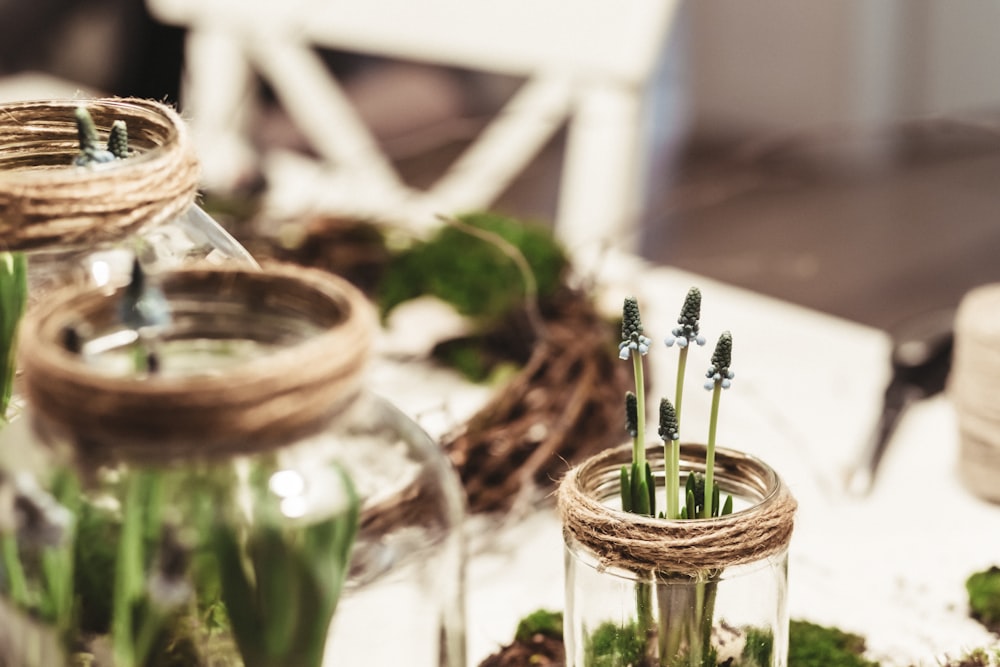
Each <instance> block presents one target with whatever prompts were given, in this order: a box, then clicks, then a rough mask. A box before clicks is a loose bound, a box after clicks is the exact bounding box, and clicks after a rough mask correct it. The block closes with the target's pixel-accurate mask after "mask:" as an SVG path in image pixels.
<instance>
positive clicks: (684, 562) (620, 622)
mask: <svg viewBox="0 0 1000 667" xmlns="http://www.w3.org/2000/svg"><path fill="white" fill-rule="evenodd" d="M631 455H632V446H631V445H626V446H622V447H617V448H613V449H609V450H607V451H606V452H603V453H601V454H599V455H597V456H594V457H591V458H590V459H588V460H586V461H585V462H583V463H582V464H580V465H579V466H577V467H576V468H574V469H572V470H571V471H570V472H569V473H568V474H567V475H566V477H565V478H564V480H563V481H562V483H561V484H560V488H559V496H558V500H559V511H560V514H561V517H562V522H563V534H564V539H565V544H566V547H565V548H566V556H565V573H566V609H565V619H564V628H565V632H564V636H565V641H566V664H567V666H568V667H584V666H587V667H596V666H598V665H633V666H634V667H653V666H669V667H717V666H721V665H726V667H785V665H786V664H787V660H788V607H787V564H788V557H787V553H788V544H789V541H790V539H791V533H792V527H793V519H794V512H795V507H796V504H795V500H794V499H793V498H792V496H791V494H790V493H789V491H788V489H787V488H786V487H785V485H784V484H783V483H782V481H781V479H780V478H779V477H778V475H777V474H776V473H775V472H774V470H773V469H771V468H770V467H769V466H768V465H767V464H765V463H764V462H762V461H760V460H758V459H756V458H754V457H752V456H749V455H747V454H743V453H740V452H737V451H733V450H727V449H723V448H718V449H716V459H715V480H716V483H717V484H718V485H719V486H720V487H721V490H722V492H723V493H728V494H731V495H732V496H733V498H734V501H735V506H734V511H733V513H732V514H729V515H726V516H721V517H716V518H710V519H684V520H666V519H662V518H655V517H649V516H642V515H638V514H634V513H630V512H624V511H622V509H621V497H620V493H619V489H620V475H621V469H622V466H623V465H627V464H628V463H630V462H631ZM647 459H648V460H649V462H650V465H651V467H652V470H653V479H654V480H655V483H656V487H657V493H658V494H659V495H660V500H661V502H662V501H663V492H664V472H663V471H664V466H663V448H662V447H650V448H648V449H647ZM680 471H681V473H682V475H684V476H687V474H688V473H691V472H696V473H704V471H705V447H704V446H702V445H694V444H682V445H681V448H680Z"/></svg>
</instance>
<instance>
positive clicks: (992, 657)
mask: <svg viewBox="0 0 1000 667" xmlns="http://www.w3.org/2000/svg"><path fill="white" fill-rule="evenodd" d="M996 665H1000V649H993V650H986V649H984V648H977V649H973V650H971V651H969V652H968V653H966V654H965V655H963V656H962V657H961V658H958V659H957V660H948V662H946V663H944V664H943V665H941V667H996Z"/></svg>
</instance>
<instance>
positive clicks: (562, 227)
mask: <svg viewBox="0 0 1000 667" xmlns="http://www.w3.org/2000/svg"><path fill="white" fill-rule="evenodd" d="M679 2H680V0H628V1H627V2H619V1H614V0H503V1H502V2H497V1H495V0H358V1H356V2H348V1H346V0H282V1H281V2H276V1H268V0H147V3H148V5H149V7H150V9H151V10H152V11H153V13H154V14H155V15H156V16H157V17H158V18H159V19H160V20H163V21H165V22H168V23H173V24H179V25H183V26H186V27H188V28H189V37H188V41H187V54H186V55H187V63H186V87H185V93H184V99H183V100H182V101H183V105H184V110H185V114H186V115H187V116H188V118H189V119H190V121H191V123H192V126H193V131H194V132H195V134H196V135H197V137H198V141H199V144H200V145H201V147H202V159H203V163H205V166H206V169H210V168H211V163H212V161H213V160H214V159H215V158H220V157H223V156H226V155H232V154H234V153H236V154H238V153H239V152H240V151H244V150H245V148H244V147H245V146H246V145H247V142H246V137H247V135H246V132H247V129H246V127H245V124H244V123H243V122H242V119H241V114H243V113H244V111H245V108H246V106H245V105H246V104H247V103H248V100H249V98H248V91H249V90H250V88H249V82H250V80H251V73H252V72H256V73H257V74H259V75H260V76H262V77H263V78H264V79H265V80H266V81H267V82H268V83H269V85H270V86H271V87H272V88H273V90H274V92H275V93H276V95H277V97H278V99H279V102H280V103H281V105H282V106H283V107H284V109H285V110H286V112H287V114H288V115H289V117H290V118H291V119H292V120H293V121H294V122H295V123H296V125H297V126H298V128H299V129H300V130H301V132H302V133H303V134H304V135H305V136H306V137H307V138H308V140H309V141H310V142H311V144H312V147H313V148H314V149H315V151H316V152H317V154H318V155H320V156H321V158H322V160H323V162H325V163H327V168H326V170H325V171H323V172H322V177H321V178H318V179H317V181H316V182H315V183H314V187H313V188H311V189H309V190H308V192H307V193H306V194H305V195H303V194H301V193H296V194H295V195H294V198H297V199H303V198H304V199H306V200H309V201H306V202H303V203H307V204H310V205H314V204H316V201H313V200H314V199H315V198H317V197H321V198H322V200H323V202H324V205H325V206H326V207H327V208H332V209H339V210H340V211H342V212H352V213H363V214H374V215H378V216H382V217H389V218H392V219H398V220H405V221H407V223H408V224H411V225H414V226H417V227H418V228H427V227H429V226H431V225H434V224H437V222H436V220H435V215H436V214H441V213H444V214H452V213H460V212H463V211H466V210H472V209H482V208H485V207H488V206H489V205H490V203H491V202H493V201H495V199H496V198H497V197H498V196H499V195H500V194H501V193H502V192H503V191H504V189H505V188H506V187H507V186H508V185H509V184H510V182H511V181H512V179H513V178H514V177H515V176H517V175H518V174H519V173H520V172H521V171H522V170H523V169H524V168H525V167H526V166H527V165H528V163H529V162H530V161H531V160H532V158H533V157H534V156H535V155H536V154H537V153H538V151H539V150H540V149H541V148H542V147H543V146H544V145H545V144H546V142H547V141H548V140H549V138H550V137H551V136H552V134H553V133H554V132H555V131H556V130H558V129H559V128H560V127H561V126H562V125H563V123H564V122H565V121H566V120H567V119H568V120H569V121H570V122H569V129H568V136H567V144H566V150H565V158H564V164H563V168H562V172H561V173H562V176H561V182H560V186H559V198H558V210H557V215H556V218H557V219H556V221H555V222H556V233H557V235H558V236H559V237H560V238H561V239H562V240H563V241H564V242H565V243H566V244H567V246H568V247H570V248H571V249H573V248H578V247H580V246H584V245H593V244H604V243H610V244H612V245H616V246H619V247H623V246H624V247H626V248H628V247H629V246H630V245H632V244H634V243H635V237H634V235H633V234H632V232H633V231H634V229H633V228H634V225H635V224H636V220H637V218H638V215H639V213H640V211H639V208H640V206H641V203H642V202H643V201H644V198H645V193H644V191H643V190H644V174H643V173H642V165H644V164H648V163H649V157H648V155H647V154H646V151H647V150H648V149H649V148H650V147H647V146H643V141H644V137H645V136H646V135H647V134H648V132H646V131H645V130H644V128H646V127H648V124H647V121H648V119H647V118H646V116H645V114H646V113H647V109H648V107H649V105H648V104H647V102H648V99H649V95H648V94H649V91H650V89H651V86H653V85H654V84H655V83H656V82H655V81H654V73H655V72H656V71H657V66H658V64H659V63H660V61H661V58H662V56H663V54H664V53H665V50H666V47H667V45H668V40H669V39H670V33H671V27H672V25H673V23H674V20H675V16H676V14H677V8H678V3H679ZM316 47H326V48H331V49H337V50H344V51H353V52H358V53H366V54H372V55H378V56H385V57H390V58H395V59H400V60H410V61H418V62H425V63H435V64H441V65H447V66H456V67H461V68H466V69H473V70H481V71H486V72H496V73H501V74H510V75H516V76H518V77H523V79H524V81H525V82H524V83H523V85H522V86H521V87H520V88H519V90H518V91H517V92H516V94H515V95H514V96H513V97H512V98H511V99H510V100H509V101H508V102H507V103H506V105H505V107H504V108H503V109H502V110H501V112H500V113H499V114H498V115H497V116H496V117H495V119H494V120H493V121H492V122H491V123H490V124H489V125H488V126H486V127H485V129H484V131H483V132H482V133H481V134H480V135H479V136H478V137H476V139H475V140H474V141H473V142H472V143H471V144H470V145H469V146H468V148H467V149H466V150H465V152H464V153H463V154H462V155H461V156H460V157H459V158H458V159H457V161H456V162H455V163H454V164H453V165H452V166H451V167H450V168H449V169H448V170H447V172H446V173H445V174H444V175H443V176H442V177H441V178H440V180H439V181H438V182H436V183H435V184H434V185H433V186H432V187H430V188H429V189H427V190H424V191H415V190H414V189H412V188H410V187H408V186H406V185H405V184H404V183H402V182H401V180H400V178H399V177H398V175H397V173H396V172H395V170H394V168H393V165H392V164H391V162H390V160H389V159H388V158H387V157H386V156H385V155H384V154H383V153H382V152H381V151H380V150H379V148H378V146H377V144H376V142H375V140H374V139H373V137H372V134H371V132H370V130H369V129H368V128H367V127H366V126H365V123H364V121H363V119H362V118H361V117H360V116H359V115H358V113H357V112H356V110H355V109H354V107H353V106H352V104H351V102H350V100H349V99H348V97H347V95H346V94H345V92H344V89H343V88H342V86H341V85H340V83H339V82H338V81H337V80H336V79H335V78H334V77H333V75H332V74H331V73H330V71H329V68H327V67H326V66H325V65H324V63H323V61H322V60H321V59H320V57H319V55H318V53H317V52H316V50H315V48H316ZM653 148H657V147H653ZM297 180H298V181H299V185H300V186H301V185H302V184H303V183H302V182H303V181H304V180H305V179H302V178H298V179H297ZM275 187H278V188H279V189H280V184H276V186H275ZM320 193H322V195H321V196H320ZM278 196H280V194H279V195H278Z"/></svg>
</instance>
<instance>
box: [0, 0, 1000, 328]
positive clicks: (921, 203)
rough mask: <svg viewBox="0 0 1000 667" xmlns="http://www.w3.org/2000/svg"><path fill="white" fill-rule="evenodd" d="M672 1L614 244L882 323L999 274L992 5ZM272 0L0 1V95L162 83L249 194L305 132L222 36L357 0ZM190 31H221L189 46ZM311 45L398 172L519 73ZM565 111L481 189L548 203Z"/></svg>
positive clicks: (221, 180) (460, 131)
mask: <svg viewBox="0 0 1000 667" xmlns="http://www.w3.org/2000/svg"><path fill="white" fill-rule="evenodd" d="M653 1H654V2H655V0H653ZM195 4H197V5H198V7H200V8H201V9H192V7H193V6H194V5H195ZM436 4H441V3H440V2H436ZM515 4H516V3H515ZM593 4H595V5H596V4H597V2H595V3H593ZM668 4H670V5H671V6H672V9H671V11H670V12H669V14H668V18H667V20H666V21H665V22H664V23H663V25H662V26H660V27H659V28H658V32H657V33H656V34H655V35H654V37H655V40H656V41H655V43H656V44H657V45H658V46H657V49H656V52H655V53H654V54H652V56H653V58H652V61H651V62H652V66H651V67H648V68H647V70H646V73H645V75H644V76H643V78H641V79H637V80H633V81H629V82H628V83H627V86H628V87H631V88H630V90H631V89H635V90H632V92H634V93H635V97H636V99H639V100H640V102H641V109H642V111H643V113H642V116H641V119H642V127H641V132H639V134H638V137H639V142H640V144H641V145H640V146H639V148H640V149H641V150H638V151H634V153H635V155H637V156H638V160H637V167H636V168H635V171H634V172H630V173H631V178H632V180H633V181H635V182H637V183H641V185H642V187H636V188H635V189H634V190H633V191H632V196H633V198H634V200H635V201H633V202H630V204H629V211H630V214H629V215H630V216H631V219H630V220H628V221H627V223H628V228H629V229H630V230H631V231H630V232H629V234H630V236H629V238H628V241H627V243H626V245H627V246H629V247H631V248H633V249H635V250H636V251H637V252H639V253H640V254H642V255H643V256H644V257H646V258H648V259H649V260H652V261H655V262H661V263H665V264H669V265H673V266H677V267H679V268H683V269H688V270H691V271H694V272H697V273H701V274H704V275H707V276H711V277H715V278H719V279H722V280H725V281H727V282H731V283H734V284H737V285H740V286H744V287H747V288H749V289H752V290H756V291H760V292H763V293H766V294H771V295H774V296H777V297H780V298H784V299H788V300H790V301H793V302H795V303H800V304H803V305H806V306H809V307H813V308H817V309H819V310H822V311H825V312H829V313H832V314H834V315H838V316H842V317H845V318H848V319H851V320H855V321H858V322H862V323H866V324H870V325H872V326H875V327H880V328H885V329H891V328H892V327H893V326H894V325H895V324H896V323H897V322H899V321H901V320H903V319H905V318H907V317H909V316H911V315H914V314H917V313H920V312H922V311H925V310H932V309H936V308H939V307H947V306H953V305H956V304H957V303H958V300H959V299H960V298H961V296H962V295H963V294H964V293H965V292H966V291H967V290H968V289H969V288H970V287H972V286H974V285H978V284H982V283H985V282H992V281H996V280H1000V261H998V255H1000V187H998V185H1000V77H997V75H996V63H997V62H1000V39H997V37H998V34H1000V4H998V3H996V2H992V1H989V0H966V1H965V2H962V3H942V2H934V1H933V0H884V1H881V2H877V3H874V2H864V1H863V0H849V1H844V2H836V3H801V2H794V1H793V0H757V1H756V2H753V3H747V2H741V1H740V0H704V1H701V2H694V1H692V0H687V1H686V2H678V3H673V2H671V3H668ZM512 6H513V5H512ZM234 7H236V8H242V9H239V11H236V10H234ZM279 7H280V8H276V5H275V3H266V2H263V3H254V2H247V3H235V4H234V3H232V2H227V1H225V0H218V1H216V0H204V1H203V2H201V3H191V2H184V1H183V0H174V1H171V0H157V1H153V0H150V2H149V3H146V2H143V1H141V0H32V1H31V2H25V1H24V0H0V99H2V100H12V99H18V98H20V99H25V98H29V97H44V96H54V95H58V96H64V95H69V96H73V95H90V94H99V95H135V96H142V97H152V98H158V99H165V100H168V101H170V102H174V103H176V104H178V106H179V107H180V108H181V110H182V111H183V112H184V113H185V116H186V117H187V118H189V119H190V120H192V121H194V122H198V121H199V119H209V118H211V120H212V122H214V123H217V124H221V125H223V126H226V127H231V128H238V129H239V131H240V132H241V135H240V136H239V137H237V138H236V143H237V145H233V146H229V147H230V148H231V149H232V150H223V149H222V148H220V149H219V150H214V149H213V150H211V151H209V150H205V151H204V153H205V154H203V155H202V157H203V158H204V159H205V161H206V165H205V166H206V179H205V187H206V192H207V193H209V194H210V195H216V196H218V197H220V198H221V199H223V200H225V201H227V202H229V203H230V204H232V203H233V202H239V201H241V199H242V200H247V201H256V200H257V198H259V197H260V194H261V193H262V192H266V191H267V190H268V188H269V187H271V185H273V182H274V175H273V172H269V170H268V169H267V168H265V164H266V162H265V160H264V157H265V156H266V155H270V154H272V152H274V151H276V150H281V151H292V152H297V153H298V154H301V155H304V156H307V157H313V158H315V157H316V156H317V154H318V152H321V151H317V150H316V147H315V146H313V145H311V144H312V143H314V142H312V141H311V140H310V137H309V136H308V132H303V131H302V129H301V127H300V123H299V122H297V118H298V117H297V116H296V112H295V111H294V110H293V111H292V112H291V113H289V107H290V105H289V104H287V100H285V103H283V101H282V100H283V98H282V95H281V94H279V93H280V90H278V91H276V89H275V83H274V82H275V72H274V71H271V72H267V73H262V72H260V71H259V69H260V68H255V67H253V66H248V65H247V63H244V62H242V61H241V60H239V58H238V57H236V56H238V54H239V53H240V49H241V48H242V47H241V46H240V45H241V44H242V43H243V42H241V41H240V39H241V38H243V39H250V38H251V37H252V35H253V34H254V33H253V30H252V29H251V28H248V27H247V25H249V23H250V19H248V18H247V17H249V16H252V15H254V14H255V13H260V14H261V15H262V16H266V15H268V12H277V11H280V12H286V13H289V12H293V13H296V15H297V16H298V19H297V20H298V21H300V22H302V21H305V22H308V21H309V17H310V15H311V13H316V12H320V11H322V12H327V13H330V14H331V16H334V15H336V13H337V12H341V14H342V15H346V14H349V13H350V12H351V11H353V10H352V9H351V8H349V7H347V6H345V3H343V2H342V1H341V0H326V1H324V2H317V1H310V0H298V1H297V2H283V3H280V6H279ZM511 11H514V10H513V9H512V10H511ZM582 11H585V10H582ZM198 12H201V13H200V14H199V13H198ZM213 12H214V13H213ZM384 20H385V21H386V22H392V21H396V20H399V19H398V17H393V16H386V17H385V18H384ZM527 20H529V21H530V20H531V18H530V17H528V18H527ZM410 27H411V29H412V30H414V31H418V30H419V29H420V27H419V25H412V26H410ZM444 27H445V28H447V26H444ZM535 27H536V28H538V29H539V31H540V32H541V33H543V34H544V33H545V31H549V32H551V33H552V34H553V35H556V34H558V33H559V31H560V29H561V28H560V26H548V25H544V24H543V25H540V26H535ZM438 28H439V29H440V28H441V26H438ZM256 29H260V26H257V27H256ZM456 31H458V29H457V30H456ZM206 35H208V36H209V37H211V36H219V35H223V36H225V37H226V38H227V39H230V40H231V42H232V43H231V46H232V47H233V48H232V49H231V50H230V51H228V52H227V51H212V50H210V49H206V48H205V44H206V41H205V36H206ZM198 36H200V38H201V41H200V42H196V41H193V37H194V38H197V37H198ZM359 44H360V46H359ZM199 45H200V46H199ZM196 47H197V48H196ZM312 48H313V52H314V54H315V55H316V56H317V59H318V60H317V62H320V63H322V66H323V67H324V68H326V69H327V70H328V71H329V73H330V74H331V76H334V77H336V79H337V80H338V81H339V82H340V84H339V85H340V88H339V89H340V90H342V91H343V92H344V93H345V94H346V95H347V98H348V99H349V100H350V102H351V104H352V105H353V107H354V109H355V110H356V112H357V114H358V117H359V118H360V119H362V120H363V122H364V124H365V125H366V126H367V128H368V129H369V130H370V132H371V137H372V138H373V140H374V142H375V143H376V144H377V146H378V148H379V150H380V151H381V152H382V153H384V154H385V155H386V156H388V159H389V160H390V161H391V163H392V165H393V166H394V167H395V168H396V169H398V171H399V174H400V176H401V178H402V179H403V180H404V181H405V182H406V183H407V184H408V185H410V186H412V187H415V188H422V187H427V186H429V185H430V184H432V183H433V182H434V181H435V179H437V178H438V177H440V176H441V175H442V174H443V173H445V171H446V170H447V168H448V165H449V164H451V162H452V161H453V160H455V159H456V157H457V156H459V155H460V154H461V153H462V150H463V149H464V148H465V147H466V146H468V145H469V144H470V143H471V142H472V140H473V139H474V138H475V136H477V135H478V134H479V133H481V132H482V131H483V129H484V128H486V127H487V126H488V123H489V122H490V120H491V119H492V118H493V117H495V116H496V114H498V113H500V112H501V110H503V109H504V108H505V107H504V105H505V104H506V103H507V102H508V101H509V100H510V99H512V97H513V96H514V95H515V94H516V92H517V91H518V90H519V89H520V87H521V86H522V85H523V83H524V80H525V79H526V78H528V77H529V76H530V75H527V74H524V75H522V74H518V73H516V72H513V71H512V70H511V69H510V68H504V67H498V68H496V69H495V71H491V68H490V67H489V64H490V63H489V59H488V57H484V58H483V59H477V60H476V61H475V62H469V63H468V66H462V65H461V63H458V62H457V61H456V60H455V59H451V60H447V61H442V62H435V61H434V59H433V58H423V59H422V58H413V59H405V58H400V57H398V54H397V53H393V52H392V51H391V49H390V50H380V49H379V48H376V47H373V46H372V47H365V46H364V42H363V40H358V41H357V43H355V42H352V40H351V39H347V40H342V41H341V42H338V41H337V40H333V39H331V40H330V41H329V42H327V43H323V44H314V45H312ZM220 53H221V54H223V55H222V56H220V55H219V54H220ZM227 53H228V54H229V55H226V54H227ZM234 54H236V55H235V56H234ZM486 55H487V56H488V55H489V54H486ZM226 58H232V62H231V63H227V61H226ZM251 61H252V59H251ZM251 65H252V62H251ZM227 66H231V67H232V68H233V69H231V70H226V69H225V68H226V67H227ZM209 70H214V71H216V76H218V72H220V71H221V72H223V74H224V75H225V73H226V72H232V74H231V75H225V76H223V78H222V79H216V81H219V80H222V81H226V82H228V83H232V84H233V85H234V86H237V87H239V88H240V90H239V91H237V92H238V95H240V96H241V97H239V99H240V100H242V101H241V102H240V104H239V105H236V107H235V108H237V109H238V111H239V117H238V118H236V117H232V118H230V117H228V116H226V115H224V114H222V115H221V116H220V115H219V114H216V113H215V111H214V109H213V108H212V107H211V99H210V98H209V97H206V96H205V95H204V94H202V96H201V97H200V98H198V99H197V100H195V99H194V98H193V97H192V96H193V95H194V94H195V92H196V91H197V89H198V87H199V86H201V87H202V88H205V87H206V85H208V86H209V87H211V85H209V84H206V83H205V82H206V81H209V82H210V84H211V81H213V80H212V79H208V78H206V76H207V75H205V74H204V72H206V71H209ZM265 74H267V75H265ZM287 74H288V76H289V77H292V76H294V74H293V73H292V72H290V71H289V72H287ZM268 77H270V78H268ZM576 80H580V77H577V79H576ZM199 82H200V83H199ZM216 87H217V86H216ZM235 94H237V93H234V95H235ZM233 99H235V98H233ZM573 122H574V121H573V118H572V117H568V118H566V119H565V120H558V124H559V126H558V127H557V128H556V129H555V131H554V132H552V134H551V136H549V137H548V138H546V139H545V141H544V142H542V143H541V147H540V150H538V151H537V153H536V154H535V155H534V156H533V157H532V159H531V160H530V161H529V162H528V163H527V164H526V165H525V166H524V168H523V169H521V170H520V171H519V172H518V173H517V175H516V177H515V178H512V179H511V181H510V182H509V183H505V185H504V187H503V188H502V190H501V191H500V192H499V193H498V194H497V196H496V197H495V198H494V200H493V201H491V203H490V206H491V207H492V208H495V209H496V210H500V211H503V212H507V213H510V214H512V215H516V216H522V217H525V218H532V219H540V220H548V221H552V220H555V218H556V217H557V209H558V208H559V207H560V206H561V205H562V204H561V202H560V193H559V190H560V187H561V179H560V176H561V173H562V171H563V170H564V169H565V168H566V164H569V162H567V157H568V154H567V143H568V138H569V137H571V136H573V135H572V131H573ZM220 146H221V144H220ZM574 155H575V154H574ZM600 178H601V177H600V176H597V177H596V180H595V181H594V182H593V188H594V189H596V190H599V189H600V187H601V180H600ZM231 208H232V207H231ZM235 210H237V211H239V210H241V209H240V208H239V207H238V206H236V207H235ZM237 215H238V214H237ZM560 224H563V223H560Z"/></svg>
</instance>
